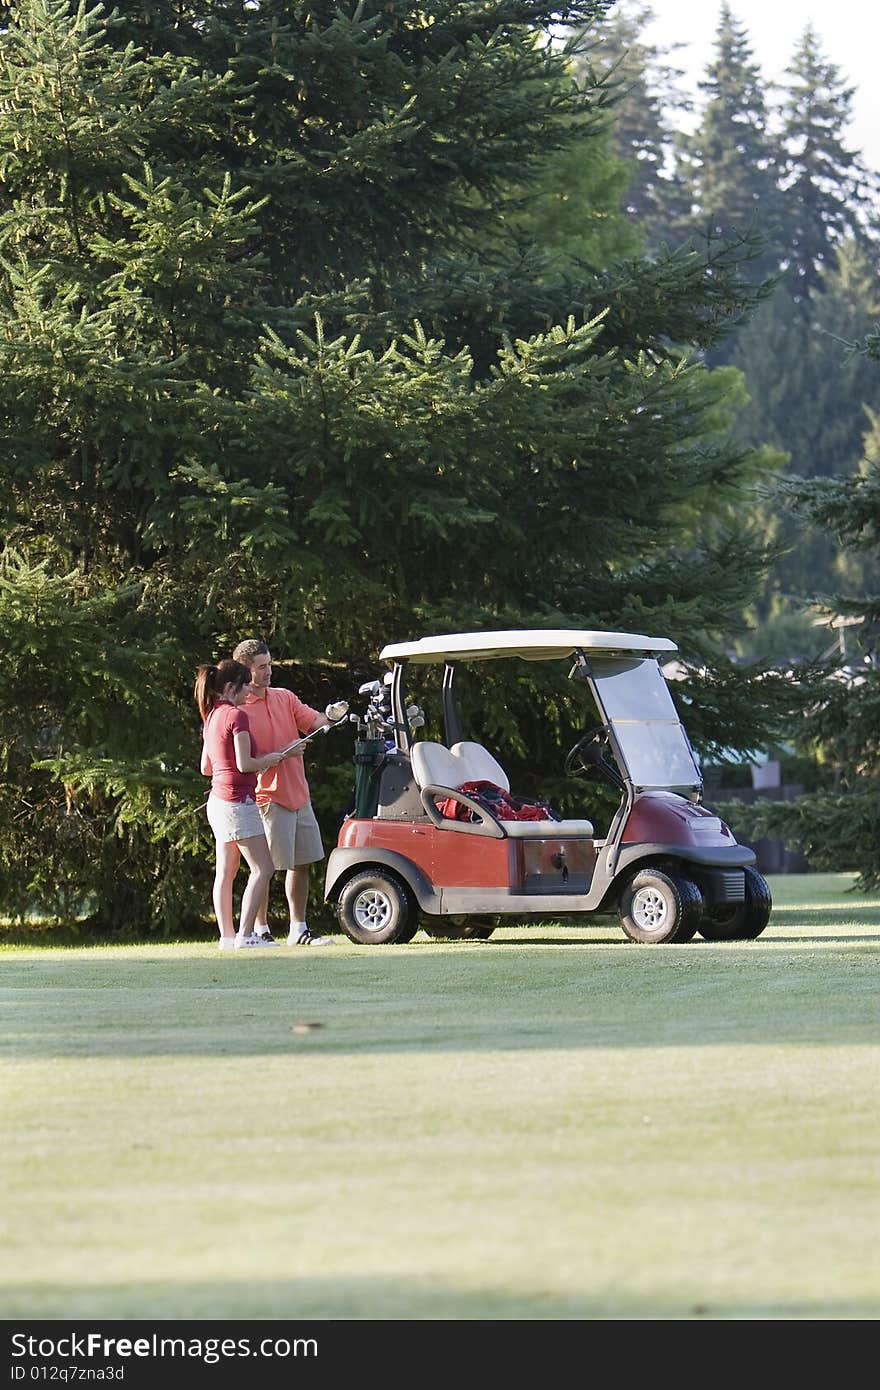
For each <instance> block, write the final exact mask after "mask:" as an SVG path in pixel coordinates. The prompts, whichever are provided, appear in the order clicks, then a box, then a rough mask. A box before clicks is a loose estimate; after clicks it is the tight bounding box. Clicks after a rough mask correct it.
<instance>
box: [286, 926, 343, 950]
mask: <svg viewBox="0 0 880 1390" xmlns="http://www.w3.org/2000/svg"><path fill="white" fill-rule="evenodd" d="M287 944H288V946H332V945H333V941H332V938H331V937H329V936H313V935H312V933H311V932H310V931H309V929H308V927H299V928H292V929H291V931H290V934H289V935H288V938H287Z"/></svg>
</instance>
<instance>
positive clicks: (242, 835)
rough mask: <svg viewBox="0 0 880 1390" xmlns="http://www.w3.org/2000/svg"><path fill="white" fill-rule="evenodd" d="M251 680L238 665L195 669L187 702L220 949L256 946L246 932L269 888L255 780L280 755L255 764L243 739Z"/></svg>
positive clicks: (257, 758) (257, 940) (254, 753)
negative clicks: (206, 783)
mask: <svg viewBox="0 0 880 1390" xmlns="http://www.w3.org/2000/svg"><path fill="white" fill-rule="evenodd" d="M250 681H251V673H250V671H249V670H248V668H247V666H242V665H241V663H240V662H238V661H221V662H220V663H219V664H218V665H217V666H210V665H205V666H200V667H199V668H198V672H197V675H196V684H195V692H194V693H195V700H196V704H197V705H198V709H199V714H200V715H201V716H202V720H203V728H202V736H203V739H204V742H203V745H202V759H201V770H202V772H203V773H204V775H205V776H206V777H210V778H211V792H210V795H209V797H208V806H207V810H208V821H209V823H210V826H211V829H212V830H213V832H214V839H215V841H216V843H217V865H216V870H215V874H214V891H213V902H214V912H215V914H216V917H217V926H218V927H219V929H220V949H221V950H232V949H237V948H239V947H241V946H263V945H267V944H270V945H274V944H275V943H274V942H273V941H271V940H270V942H268V943H267V942H264V940H263V938H262V937H260V936H258V935H257V934H256V933H255V932H254V921H255V919H256V914H257V909H258V907H259V905H260V903H261V901H262V899H263V895H264V894H265V893H266V891H267V890H268V887H269V880H270V879H271V877H272V873H273V869H274V866H273V864H272V859H271V856H270V854H269V845H268V843H267V840H266V833H265V831H264V829H263V821H262V817H261V816H260V812H259V808H258V807H257V802H256V787H257V773H258V772H263V771H264V770H265V769H266V768H270V767H275V766H276V765H277V764H278V763H279V762H280V761H281V754H280V752H275V753H265V754H263V755H262V756H261V755H260V754H259V751H258V749H257V748H256V747H255V746H254V742H253V739H252V738H251V731H250V721H249V720H248V717H247V715H246V714H245V712H244V709H243V708H242V706H243V705H244V702H245V700H246V699H247V697H248V694H249V693H250V688H251V686H250ZM242 856H244V859H245V862H246V863H247V866H248V868H249V869H250V875H249V877H248V881H247V884H246V885H245V889H244V893H243V894H242V899H241V915H240V919H239V927H238V933H237V934H236V932H235V928H234V925H233V917H232V884H233V881H234V879H235V875H236V874H237V872H238V868H239V865H240V863H241V859H242Z"/></svg>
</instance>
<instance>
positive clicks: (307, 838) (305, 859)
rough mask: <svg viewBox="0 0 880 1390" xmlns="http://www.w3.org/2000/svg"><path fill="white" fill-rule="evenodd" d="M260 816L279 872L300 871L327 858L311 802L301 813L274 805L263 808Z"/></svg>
mask: <svg viewBox="0 0 880 1390" xmlns="http://www.w3.org/2000/svg"><path fill="white" fill-rule="evenodd" d="M260 814H261V815H262V817H263V827H264V829H265V831H266V839H267V840H268V841H269V853H270V854H271V856H272V863H273V864H274V865H275V868H276V869H299V868H300V867H301V866H302V865H303V864H315V863H316V862H317V861H318V860H319V859H323V858H324V845H323V843H322V841H321V831H320V829H319V827H318V822H317V821H316V820H315V813H314V811H313V810H312V803H311V802H310V801H307V802H306V804H305V806H300V808H299V810H298V811H288V809H287V807H286V806H279V805H278V804H277V803H276V802H274V801H270V802H269V804H268V805H267V806H261V807H260Z"/></svg>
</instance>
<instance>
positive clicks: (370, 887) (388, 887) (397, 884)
mask: <svg viewBox="0 0 880 1390" xmlns="http://www.w3.org/2000/svg"><path fill="white" fill-rule="evenodd" d="M336 916H337V917H338V919H339V925H340V926H341V928H342V930H343V931H344V932H345V934H346V936H349V937H351V939H352V941H357V942H358V943H359V944H360V945H361V946H385V945H389V944H391V943H392V942H403V941H412V939H413V937H414V936H415V934H416V931H417V929H418V924H419V909H418V903H417V902H416V900H415V897H414V895H413V893H412V892H411V890H410V889H409V888H408V887H407V885H406V884H405V883H404V882H403V879H401V878H398V877H397V875H396V874H392V873H390V872H389V871H388V870H386V869H365V870H364V871H363V872H362V873H359V874H355V875H354V877H353V878H350V879H349V880H348V882H347V883H346V884H345V887H344V888H343V889H342V892H341V893H340V894H339V901H338V902H337V904H336Z"/></svg>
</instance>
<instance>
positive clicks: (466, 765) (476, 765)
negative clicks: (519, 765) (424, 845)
mask: <svg viewBox="0 0 880 1390" xmlns="http://www.w3.org/2000/svg"><path fill="white" fill-rule="evenodd" d="M410 757H411V762H412V770H413V777H414V778H415V781H416V785H417V786H418V788H419V793H420V795H421V800H422V805H423V806H424V808H425V810H426V811H427V813H428V815H429V816H430V818H431V820H432V821H433V822H434V824H435V825H440V826H442V825H444V824H445V825H446V826H448V827H449V828H452V827H453V826H454V827H455V828H456V829H474V828H476V827H472V826H467V825H466V823H464V822H461V821H451V820H447V818H446V817H444V816H443V815H442V813H441V811H440V810H439V808H438V806H437V803H436V801H435V797H438V796H439V797H441V798H442V799H444V800H445V799H446V798H447V797H450V796H451V797H456V796H459V797H460V799H461V801H462V802H463V803H464V804H465V805H467V806H469V807H471V808H472V809H474V810H476V812H477V814H478V815H480V816H482V817H484V824H485V826H486V827H487V829H488V830H489V831H490V832H491V831H492V830H493V829H494V833H495V834H496V835H498V834H499V833H500V834H501V835H502V836H507V837H509V838H510V839H517V840H546V839H554V840H560V839H561V840H576V839H588V838H590V837H591V836H592V834H593V825H592V822H591V821H588V820H554V821H546V820H537V821H536V820H532V821H529V820H496V819H495V817H494V816H490V815H489V813H488V812H487V811H485V810H484V808H482V807H479V806H477V805H476V804H475V803H474V802H473V801H471V799H470V798H469V797H465V796H461V794H460V793H459V791H458V789H459V787H461V786H462V785H463V784H464V783H465V782H493V783H494V784H495V786H497V787H503V789H504V790H505V791H510V782H509V780H508V777H507V774H506V772H505V771H504V769H503V768H502V767H501V764H500V763H499V762H497V761H496V760H495V758H494V757H493V756H492V754H491V753H490V752H489V750H488V748H484V747H483V745H482V744H480V743H470V742H463V743H456V744H453V746H452V748H446V747H444V745H443V744H442V743H431V742H430V741H429V740H427V739H423V740H422V741H421V742H420V743H415V744H413V747H412V751H411V755H410ZM496 827H497V828H496Z"/></svg>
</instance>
